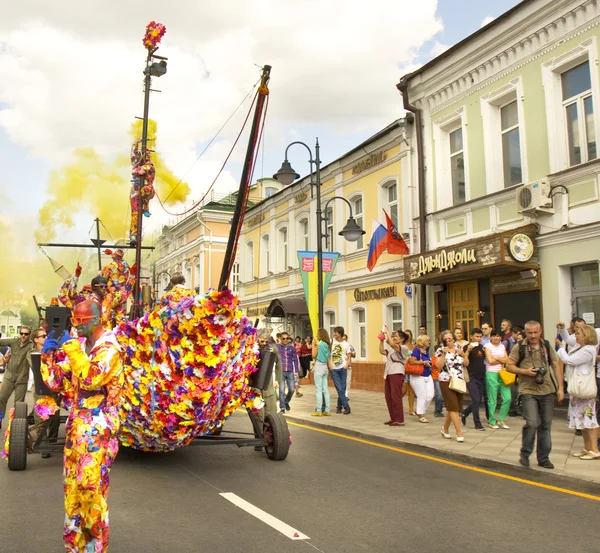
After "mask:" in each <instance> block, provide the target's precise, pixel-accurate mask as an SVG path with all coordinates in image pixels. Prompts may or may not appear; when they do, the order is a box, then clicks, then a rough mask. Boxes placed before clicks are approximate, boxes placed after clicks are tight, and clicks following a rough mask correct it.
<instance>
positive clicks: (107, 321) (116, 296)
mask: <svg viewBox="0 0 600 553" xmlns="http://www.w3.org/2000/svg"><path fill="white" fill-rule="evenodd" d="M77 281H78V277H76V276H75V277H72V278H68V279H67V280H65V282H64V283H63V285H62V286H61V287H60V292H59V293H58V299H59V300H60V302H61V303H62V304H63V305H64V306H65V307H68V308H69V309H70V310H71V311H73V309H75V306H76V305H77V304H78V303H81V302H82V301H85V300H92V301H95V302H97V303H99V304H100V305H101V306H102V316H101V320H102V326H103V327H104V328H113V316H116V315H115V313H117V312H118V311H119V309H121V308H122V306H123V302H124V301H125V302H126V301H127V297H128V296H127V293H126V292H124V291H123V290H121V291H120V292H118V293H112V292H110V291H109V292H108V293H107V294H106V295H105V296H104V299H103V300H102V299H100V297H99V296H97V295H96V294H95V293H94V292H92V293H91V294H88V295H86V294H83V293H82V292H78V291H77ZM123 298H125V299H123ZM117 318H118V322H121V319H120V318H119V317H117Z"/></svg>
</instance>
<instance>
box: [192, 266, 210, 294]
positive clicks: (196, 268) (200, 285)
mask: <svg viewBox="0 0 600 553" xmlns="http://www.w3.org/2000/svg"><path fill="white" fill-rule="evenodd" d="M208 278H209V280H210V275H209V277H208ZM209 286H210V283H209ZM194 288H198V290H199V292H198V293H200V292H203V288H204V283H203V282H200V260H199V259H198V260H197V261H196V264H195V265H194Z"/></svg>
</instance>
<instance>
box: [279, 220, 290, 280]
mask: <svg viewBox="0 0 600 553" xmlns="http://www.w3.org/2000/svg"><path fill="white" fill-rule="evenodd" d="M278 256H279V269H280V270H281V271H287V268H288V262H289V261H288V229H287V227H282V228H280V229H279V251H278Z"/></svg>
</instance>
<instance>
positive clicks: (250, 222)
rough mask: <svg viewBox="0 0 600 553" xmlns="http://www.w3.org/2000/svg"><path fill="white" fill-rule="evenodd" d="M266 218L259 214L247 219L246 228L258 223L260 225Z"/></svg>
mask: <svg viewBox="0 0 600 553" xmlns="http://www.w3.org/2000/svg"><path fill="white" fill-rule="evenodd" d="M266 218H267V216H266V215H265V214H264V213H259V214H258V215H255V216H254V217H252V219H248V226H249V227H253V226H254V225H258V224H259V223H262V222H263V221H264V220H265V219H266Z"/></svg>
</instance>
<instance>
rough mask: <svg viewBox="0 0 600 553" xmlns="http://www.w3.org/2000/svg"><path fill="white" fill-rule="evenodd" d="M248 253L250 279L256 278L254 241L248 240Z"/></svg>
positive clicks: (247, 265)
mask: <svg viewBox="0 0 600 553" xmlns="http://www.w3.org/2000/svg"><path fill="white" fill-rule="evenodd" d="M246 253H247V257H248V263H247V264H246V267H247V270H248V280H252V279H254V242H248V243H247V244H246Z"/></svg>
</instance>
